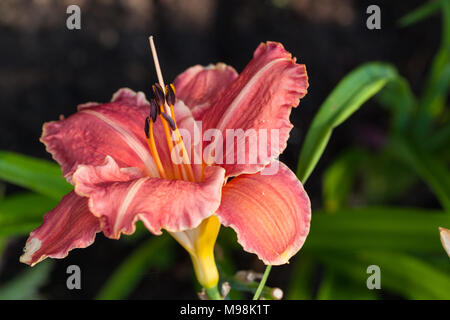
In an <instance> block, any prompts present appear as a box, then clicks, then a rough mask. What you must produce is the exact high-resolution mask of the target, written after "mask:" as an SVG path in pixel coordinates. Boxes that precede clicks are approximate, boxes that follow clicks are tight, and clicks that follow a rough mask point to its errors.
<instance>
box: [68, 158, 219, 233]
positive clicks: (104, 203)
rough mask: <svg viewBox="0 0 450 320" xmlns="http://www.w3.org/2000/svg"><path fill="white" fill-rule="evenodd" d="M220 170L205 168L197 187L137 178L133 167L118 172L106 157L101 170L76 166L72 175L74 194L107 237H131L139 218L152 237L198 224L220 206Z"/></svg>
mask: <svg viewBox="0 0 450 320" xmlns="http://www.w3.org/2000/svg"><path fill="white" fill-rule="evenodd" d="M224 173H225V170H224V169H223V168H220V167H207V168H206V169H205V180H204V181H203V182H200V183H194V182H188V181H182V180H167V179H159V178H150V177H144V178H142V177H140V174H139V169H137V168H119V166H118V165H117V163H116V162H115V161H114V159H113V158H111V157H107V158H106V161H105V163H104V164H103V165H102V166H85V165H81V166H79V167H78V169H77V171H76V172H75V173H74V175H73V182H74V185H75V192H77V193H78V194H79V195H83V196H87V197H89V209H90V210H91V212H92V213H93V214H94V215H95V216H97V217H99V218H100V219H101V222H102V230H103V232H104V233H105V235H106V236H107V237H110V238H115V239H118V238H119V237H120V234H121V233H125V234H132V233H133V232H134V230H135V223H136V221H137V220H141V221H142V222H143V223H144V225H145V226H146V227H147V229H149V230H150V231H151V232H152V233H154V234H161V229H162V228H164V229H166V230H168V231H173V232H177V231H182V230H186V229H190V228H194V227H196V226H198V225H199V224H200V223H201V221H202V220H203V219H205V218H207V217H209V216H210V215H212V214H213V213H214V212H215V211H216V210H217V208H218V207H219V204H220V198H221V189H222V185H223V182H224Z"/></svg>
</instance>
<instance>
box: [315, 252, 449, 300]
mask: <svg viewBox="0 0 450 320" xmlns="http://www.w3.org/2000/svg"><path fill="white" fill-rule="evenodd" d="M319 259H320V260H322V261H324V262H325V263H327V264H329V265H331V266H332V267H333V268H334V269H335V270H338V271H339V272H340V273H342V274H344V275H346V276H347V277H349V278H352V279H353V280H354V281H355V282H356V283H359V284H360V285H361V286H364V285H365V284H366V281H367V278H368V277H369V276H370V275H371V274H368V273H367V267H368V266H369V265H377V266H379V267H380V272H381V274H380V276H381V277H380V280H381V289H382V290H388V291H390V292H394V293H397V294H400V295H402V296H403V297H404V298H407V299H446V300H448V299H450V276H449V271H450V269H449V267H448V264H447V268H446V270H447V272H444V271H443V270H440V269H438V268H436V267H434V266H433V265H431V264H429V263H427V262H425V261H423V260H421V259H418V258H416V257H414V256H411V255H408V254H405V253H399V252H383V251H363V252H358V253H356V254H350V255H348V254H340V253H330V254H328V255H322V256H320V257H319Z"/></svg>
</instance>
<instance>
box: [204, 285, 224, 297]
mask: <svg viewBox="0 0 450 320" xmlns="http://www.w3.org/2000/svg"><path fill="white" fill-rule="evenodd" d="M205 291H206V294H207V295H208V297H209V298H210V299H211V300H223V298H222V295H221V294H220V292H219V289H217V286H214V287H212V288H209V289H206V288H205Z"/></svg>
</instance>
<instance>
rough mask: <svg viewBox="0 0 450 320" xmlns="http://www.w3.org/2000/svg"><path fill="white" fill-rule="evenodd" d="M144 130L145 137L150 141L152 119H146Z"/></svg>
mask: <svg viewBox="0 0 450 320" xmlns="http://www.w3.org/2000/svg"><path fill="white" fill-rule="evenodd" d="M144 130H145V136H146V137H147V139H149V138H150V132H149V130H150V119H149V118H148V117H147V118H145V127H144Z"/></svg>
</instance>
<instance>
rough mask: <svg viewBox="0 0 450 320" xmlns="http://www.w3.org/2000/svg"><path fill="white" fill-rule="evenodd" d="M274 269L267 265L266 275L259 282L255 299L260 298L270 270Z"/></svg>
mask: <svg viewBox="0 0 450 320" xmlns="http://www.w3.org/2000/svg"><path fill="white" fill-rule="evenodd" d="M271 269H272V266H271V265H268V266H267V267H266V271H264V275H263V277H262V279H261V282H260V283H259V286H258V289H256V292H255V295H254V296H253V300H258V299H259V296H260V295H261V292H262V290H263V289H264V286H265V285H266V281H267V278H268V277H269V273H270V270H271Z"/></svg>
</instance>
